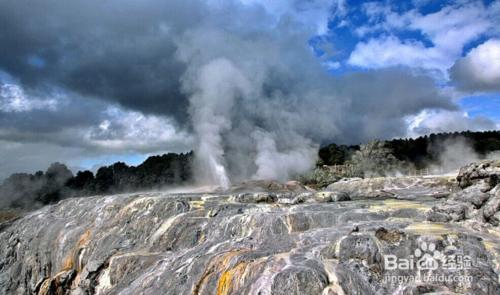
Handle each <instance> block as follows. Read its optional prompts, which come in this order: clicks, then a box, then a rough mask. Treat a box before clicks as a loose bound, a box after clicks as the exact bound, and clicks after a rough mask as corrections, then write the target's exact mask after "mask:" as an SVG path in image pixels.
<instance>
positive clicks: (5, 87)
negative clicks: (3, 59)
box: [0, 83, 58, 113]
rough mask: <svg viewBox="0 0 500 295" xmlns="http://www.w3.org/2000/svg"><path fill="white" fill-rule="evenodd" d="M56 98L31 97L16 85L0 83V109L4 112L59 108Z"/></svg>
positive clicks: (53, 109)
mask: <svg viewBox="0 0 500 295" xmlns="http://www.w3.org/2000/svg"><path fill="white" fill-rule="evenodd" d="M57 105H58V101H57V100H56V99H39V98H33V97H29V96H28V95H26V94H25V92H24V90H23V89H22V88H21V87H20V86H18V85H16V84H10V83H5V84H2V85H0V111H2V112H14V113H18V112H29V111H32V110H50V111H55V110H56V109H57Z"/></svg>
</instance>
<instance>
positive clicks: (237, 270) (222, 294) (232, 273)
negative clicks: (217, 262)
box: [217, 262, 247, 295]
mask: <svg viewBox="0 0 500 295" xmlns="http://www.w3.org/2000/svg"><path fill="white" fill-rule="evenodd" d="M246 265H247V263H246V262H240V263H238V264H237V265H236V266H235V267H234V268H232V269H230V270H226V271H224V272H223V273H222V274H221V276H220V278H219V282H218V284H217V294H218V295H227V294H231V291H232V290H237V289H238V285H239V284H238V282H239V280H240V278H241V276H242V275H243V273H244V272H245V268H246ZM233 286H234V287H233Z"/></svg>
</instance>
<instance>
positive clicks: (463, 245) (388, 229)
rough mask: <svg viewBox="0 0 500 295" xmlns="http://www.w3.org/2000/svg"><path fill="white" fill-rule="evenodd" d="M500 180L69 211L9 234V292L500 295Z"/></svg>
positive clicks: (148, 200)
mask: <svg viewBox="0 0 500 295" xmlns="http://www.w3.org/2000/svg"><path fill="white" fill-rule="evenodd" d="M499 173H500V162H498V161H497V162H494V161H487V162H480V163H476V164H471V165H469V166H466V167H464V168H462V169H461V170H460V174H459V175H458V177H455V176H449V177H448V176H426V177H393V178H390V177H388V178H367V179H357V178H354V179H349V180H343V181H338V182H335V183H333V184H332V185H330V186H328V188H327V189H326V190H323V191H313V190H312V189H308V188H307V187H304V186H302V185H300V184H299V183H296V182H295V183H287V184H283V185H281V184H278V183H272V182H249V183H245V184H243V185H241V186H233V187H232V188H231V191H229V192H228V193H210V194H166V193H144V194H136V195H130V194H129V195H114V196H106V197H103V196H96V197H87V198H72V199H67V200H63V201H61V202H59V203H57V204H55V205H51V206H46V207H43V208H42V209H40V210H38V211H34V212H32V213H29V214H28V215H26V216H24V217H21V218H19V219H15V220H11V221H9V222H6V223H2V224H1V229H0V273H1V275H0V293H1V294H286V295H291V294H325V295H326V294H329V295H333V294H457V293H458V294H498V290H500V284H499V274H500V269H499V262H500V261H499V253H500V230H499V228H498V225H499V222H500V211H499V209H500V185H498V184H497V182H498V180H499V178H498V175H499ZM250 187H252V188H253V189H254V192H251V193H245V192H241V191H245V190H247V191H248V189H249V188H250ZM438 256H439V257H438ZM422 257H427V258H429V259H430V260H428V261H431V262H433V263H439V265H438V267H434V266H436V265H433V263H431V264H425V265H424V264H422V263H417V261H420V259H421V258H422ZM445 258H446V259H445ZM458 258H460V259H458ZM433 259H434V261H432V260H433ZM443 261H444V262H443ZM407 262H408V263H407ZM451 264H453V265H451ZM451 266H455V267H451ZM417 277H420V278H421V279H422V280H420V281H418V280H414V281H412V280H409V281H405V282H403V283H401V281H399V282H398V281H397V280H398V279H399V280H404V279H405V278H417ZM431 277H432V278H435V279H436V280H440V279H441V280H442V281H437V282H436V281H429V280H425V279H424V278H431ZM444 278H450V279H449V280H448V279H446V280H445V279H444ZM459 278H464V279H459Z"/></svg>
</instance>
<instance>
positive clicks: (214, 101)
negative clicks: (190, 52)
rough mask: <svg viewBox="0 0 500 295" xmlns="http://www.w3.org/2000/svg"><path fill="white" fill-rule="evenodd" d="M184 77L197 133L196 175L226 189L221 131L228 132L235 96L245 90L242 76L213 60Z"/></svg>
mask: <svg viewBox="0 0 500 295" xmlns="http://www.w3.org/2000/svg"><path fill="white" fill-rule="evenodd" d="M193 76H194V79H192V80H186V81H185V87H187V88H188V89H189V90H190V91H192V93H193V94H192V95H191V97H190V100H189V102H190V108H189V112H190V115H191V120H192V123H193V127H194V131H195V133H196V135H197V140H198V145H197V149H196V165H197V169H196V171H197V173H198V175H197V176H198V178H199V180H200V181H201V182H203V183H205V184H217V185H220V186H221V187H223V188H228V187H229V185H230V180H229V177H228V175H227V171H226V168H225V162H224V148H223V142H222V136H223V133H224V132H226V131H229V130H230V129H231V127H232V124H231V109H232V108H233V105H234V101H235V99H237V98H238V97H241V96H242V95H245V94H246V93H248V92H249V89H250V84H249V82H248V80H247V79H246V78H245V76H244V75H243V74H242V73H241V72H240V71H239V70H238V69H237V68H236V67H235V66H234V65H233V64H232V63H231V62H230V61H229V60H227V59H223V58H220V59H216V60H213V61H211V62H209V63H207V64H206V65H204V66H202V67H201V68H200V69H199V70H198V72H197V73H196V74H195V75H193Z"/></svg>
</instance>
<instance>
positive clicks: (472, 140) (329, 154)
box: [318, 131, 500, 169]
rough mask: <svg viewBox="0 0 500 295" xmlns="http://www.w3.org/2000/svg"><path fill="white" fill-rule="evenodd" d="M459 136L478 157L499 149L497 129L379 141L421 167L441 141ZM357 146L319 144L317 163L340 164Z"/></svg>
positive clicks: (433, 156)
mask: <svg viewBox="0 0 500 295" xmlns="http://www.w3.org/2000/svg"><path fill="white" fill-rule="evenodd" d="M459 138H461V139H465V140H466V141H467V143H468V144H469V145H470V146H471V147H472V148H473V149H474V151H475V152H476V153H477V154H478V155H480V156H486V155H487V154H488V153H490V152H494V151H498V150H500V131H483V132H471V131H463V132H450V133H438V134H434V133H433V134H430V135H425V136H421V137H418V138H399V139H392V140H387V141H383V142H382V143H383V145H384V147H385V148H387V149H388V150H390V151H391V153H392V155H394V157H396V158H397V159H398V160H400V161H404V162H406V163H411V164H413V165H414V166H415V167H416V168H418V169H422V168H425V167H426V165H427V164H428V163H432V162H435V161H436V160H437V159H438V157H439V154H440V151H441V145H442V143H444V142H447V141H450V140H454V139H459ZM360 147H361V146H360V145H337V144H334V143H332V144H329V145H326V146H323V147H322V148H321V149H320V150H319V155H318V156H319V161H318V166H322V165H343V164H345V163H347V162H348V161H349V160H350V159H351V157H352V155H354V154H356V152H358V151H359V150H360Z"/></svg>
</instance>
